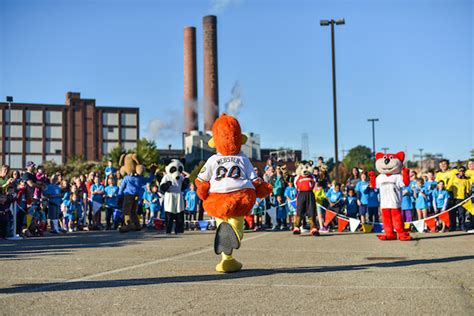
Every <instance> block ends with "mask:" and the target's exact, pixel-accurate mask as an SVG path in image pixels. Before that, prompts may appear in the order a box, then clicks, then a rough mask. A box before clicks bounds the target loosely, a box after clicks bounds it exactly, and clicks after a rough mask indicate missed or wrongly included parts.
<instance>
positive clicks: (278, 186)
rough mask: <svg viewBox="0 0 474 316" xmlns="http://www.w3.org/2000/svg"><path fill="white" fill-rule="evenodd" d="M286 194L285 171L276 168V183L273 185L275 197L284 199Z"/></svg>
mask: <svg viewBox="0 0 474 316" xmlns="http://www.w3.org/2000/svg"><path fill="white" fill-rule="evenodd" d="M284 192H285V179H284V178H283V171H282V170H281V168H280V167H277V168H276V176H275V182H274V183H273V195H274V196H281V197H283V193H284Z"/></svg>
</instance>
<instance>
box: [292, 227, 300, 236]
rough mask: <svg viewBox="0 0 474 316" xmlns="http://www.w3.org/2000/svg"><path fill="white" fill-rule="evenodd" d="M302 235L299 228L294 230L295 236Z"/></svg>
mask: <svg viewBox="0 0 474 316" xmlns="http://www.w3.org/2000/svg"><path fill="white" fill-rule="evenodd" d="M299 234H301V231H300V229H299V228H298V227H295V228H293V235H299Z"/></svg>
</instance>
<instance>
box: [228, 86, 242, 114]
mask: <svg viewBox="0 0 474 316" xmlns="http://www.w3.org/2000/svg"><path fill="white" fill-rule="evenodd" d="M231 94H232V98H231V99H230V100H229V101H227V102H226V104H225V111H226V113H228V114H230V115H233V116H237V115H238V114H239V113H240V109H241V108H242V106H243V105H244V104H243V102H242V88H241V87H240V84H239V82H238V81H236V82H235V83H234V86H233V87H232V90H231Z"/></svg>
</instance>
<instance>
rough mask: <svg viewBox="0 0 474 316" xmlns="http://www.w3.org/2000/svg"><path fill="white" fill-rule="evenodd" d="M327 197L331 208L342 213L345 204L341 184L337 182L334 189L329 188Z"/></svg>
mask: <svg viewBox="0 0 474 316" xmlns="http://www.w3.org/2000/svg"><path fill="white" fill-rule="evenodd" d="M326 198H327V200H328V202H329V209H330V210H331V211H333V212H336V213H338V214H339V213H341V211H342V207H343V204H344V196H343V195H342V192H341V184H340V183H336V184H335V185H334V188H333V189H332V190H328V192H327V193H326Z"/></svg>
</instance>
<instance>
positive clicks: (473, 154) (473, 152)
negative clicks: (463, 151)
mask: <svg viewBox="0 0 474 316" xmlns="http://www.w3.org/2000/svg"><path fill="white" fill-rule="evenodd" d="M471 158H474V149H471Z"/></svg>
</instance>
